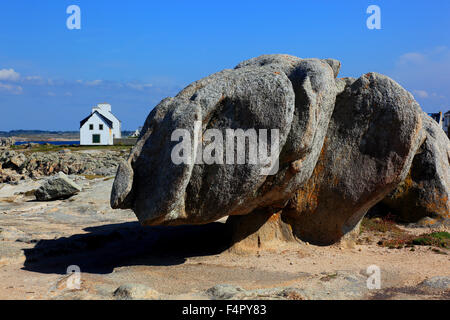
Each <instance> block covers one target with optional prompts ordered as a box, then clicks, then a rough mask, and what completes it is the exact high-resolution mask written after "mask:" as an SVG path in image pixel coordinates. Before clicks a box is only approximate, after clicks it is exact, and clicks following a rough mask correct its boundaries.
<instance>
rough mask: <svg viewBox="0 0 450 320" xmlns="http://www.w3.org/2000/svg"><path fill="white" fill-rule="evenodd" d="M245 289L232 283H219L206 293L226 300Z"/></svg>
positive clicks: (214, 297)
mask: <svg viewBox="0 0 450 320" xmlns="http://www.w3.org/2000/svg"><path fill="white" fill-rule="evenodd" d="M243 291H244V290H243V289H242V288H240V287H236V286H233V285H231V284H218V285H215V286H214V287H212V288H209V289H208V290H206V293H207V294H208V295H209V296H211V297H212V298H213V299H221V300H226V299H231V298H233V297H234V296H235V295H236V294H238V293H240V292H243Z"/></svg>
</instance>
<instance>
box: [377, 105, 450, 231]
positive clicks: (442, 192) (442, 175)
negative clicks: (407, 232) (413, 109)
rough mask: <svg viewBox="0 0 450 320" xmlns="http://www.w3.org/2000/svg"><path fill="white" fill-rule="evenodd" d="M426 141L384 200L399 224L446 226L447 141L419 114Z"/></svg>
mask: <svg viewBox="0 0 450 320" xmlns="http://www.w3.org/2000/svg"><path fill="white" fill-rule="evenodd" d="M422 119H423V123H424V131H425V134H426V140H425V142H424V143H423V144H422V146H421V147H420V149H419V150H418V152H417V154H416V155H415V157H414V160H413V162H412V166H411V170H410V172H409V174H408V176H407V177H406V179H405V180H404V181H403V182H402V183H401V184H400V185H399V186H398V187H397V188H396V189H395V190H394V191H393V192H392V193H390V194H389V195H388V196H387V197H386V198H384V199H383V204H385V205H387V206H388V207H389V208H390V209H391V210H393V211H394V212H395V214H396V215H398V216H399V218H400V219H401V220H402V221H403V222H413V223H414V222H418V221H419V220H423V219H424V218H426V217H429V218H432V219H427V221H426V224H428V225H429V226H432V225H433V224H436V223H438V222H439V223H444V224H448V222H450V164H449V161H450V160H449V159H450V141H449V139H448V137H447V135H446V134H445V132H444V131H443V130H442V128H441V127H440V126H439V125H438V124H437V123H436V122H435V121H434V120H433V119H432V118H430V117H429V116H428V115H427V114H425V113H423V114H422Z"/></svg>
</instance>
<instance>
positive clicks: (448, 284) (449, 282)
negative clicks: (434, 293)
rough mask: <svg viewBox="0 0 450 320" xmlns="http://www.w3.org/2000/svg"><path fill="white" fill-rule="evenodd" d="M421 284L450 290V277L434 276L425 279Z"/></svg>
mask: <svg viewBox="0 0 450 320" xmlns="http://www.w3.org/2000/svg"><path fill="white" fill-rule="evenodd" d="M421 285H422V286H425V287H429V288H432V289H442V290H450V277H442V276H437V277H432V278H430V279H427V280H425V281H423V282H422V283H421Z"/></svg>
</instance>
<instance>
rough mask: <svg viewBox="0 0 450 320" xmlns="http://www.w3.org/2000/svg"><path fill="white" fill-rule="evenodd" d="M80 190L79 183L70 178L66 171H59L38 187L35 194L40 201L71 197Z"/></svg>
mask: <svg viewBox="0 0 450 320" xmlns="http://www.w3.org/2000/svg"><path fill="white" fill-rule="evenodd" d="M80 191H81V187H80V186H79V185H77V184H76V183H75V182H73V181H72V180H70V179H69V178H68V177H67V176H66V175H65V174H64V173H62V172H59V173H58V174H56V175H55V176H53V177H51V178H50V179H48V180H47V181H46V182H45V183H44V184H43V185H42V186H41V187H40V188H39V189H37V190H36V192H35V196H36V199H37V200H39V201H49V200H56V199H64V198H69V197H71V196H73V195H75V194H77V193H78V192H80Z"/></svg>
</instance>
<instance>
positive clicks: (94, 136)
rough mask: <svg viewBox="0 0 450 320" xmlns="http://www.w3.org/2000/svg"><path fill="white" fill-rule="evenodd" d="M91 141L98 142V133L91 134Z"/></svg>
mask: <svg viewBox="0 0 450 320" xmlns="http://www.w3.org/2000/svg"><path fill="white" fill-rule="evenodd" d="M92 143H100V135H99V134H93V135H92Z"/></svg>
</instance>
